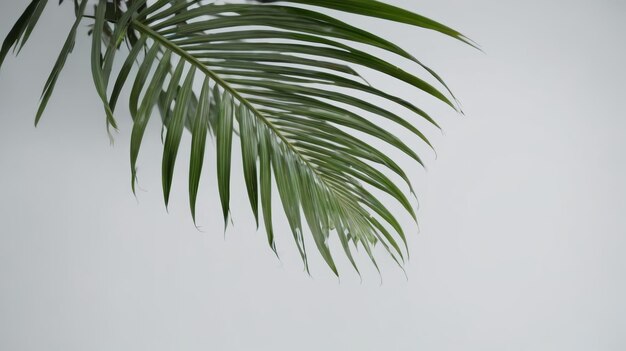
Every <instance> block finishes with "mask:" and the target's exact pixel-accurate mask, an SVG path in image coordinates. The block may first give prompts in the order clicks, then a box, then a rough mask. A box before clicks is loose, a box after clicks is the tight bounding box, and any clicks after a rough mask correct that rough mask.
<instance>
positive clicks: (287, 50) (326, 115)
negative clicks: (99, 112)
mask: <svg viewBox="0 0 626 351" xmlns="http://www.w3.org/2000/svg"><path fill="white" fill-rule="evenodd" d="M61 2H62V1H61ZM260 2H264V3H270V2H271V3H272V4H260V3H238V2H237V3H235V2H233V3H217V2H212V1H199V0H157V1H155V2H151V3H147V2H146V0H133V1H131V0H129V1H120V0H117V1H106V0H99V1H98V3H97V4H96V6H95V11H94V14H93V15H87V14H86V10H87V0H83V1H79V0H75V1H74V7H75V14H76V20H75V23H74V25H73V26H72V29H71V31H70V34H69V36H68V38H67V41H66V43H65V45H64V46H63V49H62V51H61V54H60V55H59V58H58V59H57V62H56V63H55V65H54V68H53V71H52V73H51V75H50V78H49V79H48V81H47V82H46V84H45V87H44V91H43V94H42V100H41V104H40V108H39V110H38V112H37V115H36V123H37V122H38V121H39V120H40V118H41V116H42V113H43V111H44V109H45V106H46V104H47V102H48V100H49V98H50V96H51V94H52V91H53V89H54V85H55V83H56V81H57V78H58V77H59V73H60V72H61V70H62V69H63V66H64V64H65V61H66V58H67V56H68V55H69V53H70V52H71V50H72V48H73V45H74V41H75V38H76V31H77V28H78V26H79V24H80V23H81V22H82V20H83V19H85V18H87V19H88V20H90V21H92V23H93V27H92V32H91V34H92V55H91V67H92V73H93V79H94V82H95V86H96V91H97V93H98V95H99V96H100V98H101V99H102V103H103V105H104V110H105V114H106V121H107V126H109V127H111V128H117V123H116V119H115V117H114V115H115V108H116V105H117V103H118V100H119V98H120V94H121V91H122V89H123V88H124V87H125V86H129V87H130V89H131V90H130V94H129V108H130V113H131V115H132V119H133V129H132V133H131V150H130V156H131V157H130V159H131V177H132V186H133V191H134V187H135V181H136V176H137V173H136V165H137V160H138V156H139V149H140V146H141V144H142V139H143V136H144V132H145V130H146V126H147V124H148V122H149V120H150V118H151V117H152V114H153V110H154V109H155V108H157V109H158V110H159V111H160V114H161V119H162V123H163V125H164V131H165V136H164V150H163V161H162V182H163V194H164V199H165V204H166V205H167V203H168V201H169V197H170V190H171V185H172V181H173V176H174V167H175V164H176V158H177V155H178V153H179V147H180V144H181V140H182V135H183V133H184V130H185V128H186V129H188V130H189V132H190V133H191V161H190V164H189V180H188V183H189V203H190V208H191V214H192V216H193V220H194V222H195V218H196V200H197V194H198V188H199V182H200V178H201V176H202V170H203V168H204V164H203V162H204V156H205V151H206V148H205V146H206V141H207V136H208V134H209V133H212V134H213V135H214V136H215V140H216V152H217V165H216V169H217V185H218V189H219V194H220V199H221V205H222V209H223V217H224V221H225V223H227V220H228V216H229V213H230V188H231V184H230V180H231V169H232V167H233V165H232V162H231V159H232V152H233V143H234V142H237V139H238V142H240V143H241V153H242V154H241V156H242V165H241V167H242V169H243V174H244V179H245V186H246V189H247V195H248V199H249V202H250V207H251V209H252V212H253V213H254V216H255V218H256V221H257V224H258V223H259V222H260V219H259V217H262V222H263V224H264V227H265V232H266V233H267V240H268V243H269V245H270V247H271V248H272V249H273V250H275V239H274V229H273V226H272V217H273V213H272V202H273V201H275V199H272V188H274V187H275V188H276V189H277V190H278V196H279V200H280V203H281V204H282V207H283V209H284V212H285V215H286V218H287V220H288V223H289V226H290V227H291V231H292V234H293V236H294V238H295V242H296V245H297V248H298V250H299V252H300V255H301V256H302V259H303V262H304V265H305V267H306V269H307V270H308V264H307V248H306V247H305V241H307V240H305V236H306V235H307V234H306V233H305V229H306V228H308V229H309V232H310V235H311V236H312V239H313V242H314V243H315V245H316V247H317V250H318V251H319V252H320V254H321V256H322V257H323V259H324V260H325V261H326V263H327V264H328V266H329V267H330V268H331V269H332V271H333V272H334V273H335V274H338V272H337V268H336V265H335V261H334V259H333V256H332V255H331V251H330V248H329V244H328V240H329V238H330V236H331V233H334V234H336V235H337V237H338V239H339V241H340V243H341V246H342V247H343V250H344V252H345V255H346V256H347V258H348V259H349V260H350V262H351V263H352V265H353V266H354V268H355V269H356V270H357V271H358V267H357V264H356V263H355V260H354V258H353V255H352V250H353V248H352V247H351V245H352V246H354V247H358V246H361V247H363V248H364V250H365V251H366V253H367V254H368V255H369V257H370V258H371V260H372V262H373V263H374V265H376V260H375V258H374V255H373V250H372V249H373V247H374V245H376V244H378V243H379V244H381V245H383V247H384V248H385V249H386V250H387V252H388V253H389V255H390V256H391V257H392V258H393V259H394V260H395V261H396V262H397V263H398V264H400V265H401V264H402V262H403V261H404V259H405V257H406V255H407V254H408V252H407V251H408V249H407V238H406V235H405V233H404V229H403V228H402V226H401V225H400V222H399V221H398V220H397V219H396V215H395V214H394V213H392V212H391V211H390V210H389V209H388V208H387V207H386V206H385V205H384V204H383V202H382V201H380V200H379V199H378V197H377V196H376V195H374V193H373V192H372V190H373V189H377V190H378V191H382V192H384V193H386V194H387V195H388V196H389V197H390V198H392V199H394V200H395V201H397V202H398V203H399V204H400V205H401V206H402V207H403V208H404V209H406V211H407V212H408V214H410V216H412V217H413V218H414V219H415V212H414V208H413V205H412V203H411V201H409V199H408V198H407V197H406V195H405V193H406V191H403V190H401V188H400V185H398V184H397V182H395V181H393V180H392V179H391V178H389V177H388V176H387V175H386V173H389V172H385V171H383V169H387V170H388V171H391V172H393V173H395V174H396V175H397V176H399V179H402V180H403V181H404V182H405V183H406V187H407V189H409V191H410V192H413V190H412V188H411V183H410V180H409V178H408V176H407V175H406V174H405V172H404V171H403V169H402V167H400V166H399V165H398V164H397V163H396V162H395V161H393V159H392V158H391V157H389V156H388V155H386V154H384V153H383V152H381V151H379V150H378V149H377V148H375V147H373V146H372V145H370V144H368V143H367V142H365V141H363V140H361V139H360V138H359V137H357V135H356V134H355V132H357V134H366V135H368V136H369V137H371V138H376V139H379V140H380V141H382V142H385V143H387V144H389V145H391V146H393V147H395V148H397V149H398V150H399V151H400V152H402V153H404V154H406V155H408V156H409V157H411V158H412V159H414V160H415V161H416V162H419V163H422V161H421V159H420V157H419V156H418V155H417V153H416V152H415V151H414V150H413V149H412V148H411V147H409V146H407V145H406V144H405V143H404V142H403V141H402V140H401V139H399V138H398V137H397V136H395V135H394V134H392V133H391V132H389V131H388V130H387V129H385V128H384V127H383V126H384V125H385V123H386V121H389V122H391V123H394V124H397V125H399V126H402V127H404V128H405V129H407V130H408V131H410V132H411V133H413V134H414V135H415V136H416V138H419V139H421V140H422V141H423V142H424V143H426V144H427V145H429V146H430V142H429V141H428V139H427V138H426V136H425V135H424V134H423V133H422V132H421V131H420V130H418V129H417V128H416V127H415V126H414V125H413V124H412V123H411V122H410V121H409V120H408V119H407V118H406V117H404V116H400V115H398V114H396V113H394V112H391V111H389V110H387V109H384V108H382V107H379V106H378V105H376V104H374V103H372V102H370V101H368V96H369V95H373V96H376V97H378V98H382V99H385V100H388V101H390V102H392V103H394V104H398V105H400V106H402V107H403V108H404V109H405V110H406V112H407V114H408V115H415V116H417V117H419V118H422V119H424V120H426V121H428V122H429V123H432V124H433V125H435V126H437V127H438V125H437V123H436V122H435V120H434V119H433V118H432V117H431V116H430V115H428V114H427V113H426V112H425V111H423V110H422V109H420V108H419V107H417V106H415V105H414V104H413V103H411V102H410V101H407V100H405V99H402V98H399V97H397V96H394V95H392V94H391V93H389V92H385V91H382V90H379V89H377V88H376V87H375V86H372V85H370V84H369V83H367V82H365V81H364V79H362V78H361V77H360V76H359V74H358V73H357V72H356V71H355V69H354V68H353V67H352V66H353V65H358V66H363V67H366V68H369V69H372V70H375V71H378V72H380V73H384V74H386V75H388V76H391V77H393V78H395V79H397V80H399V81H402V82H404V83H407V84H409V85H411V86H413V87H414V88H415V89H417V90H420V91H422V92H425V93H426V94H429V95H430V96H432V97H433V98H434V99H437V100H439V101H441V102H442V103H444V104H447V105H449V106H451V107H452V108H455V109H458V108H457V105H456V102H455V99H454V96H453V95H452V94H451V92H450V90H449V89H448V87H447V86H446V85H445V83H444V82H443V80H442V79H441V78H440V77H439V76H438V75H437V74H436V73H435V72H434V71H433V70H431V69H430V68H428V67H426V66H425V65H423V64H422V63H421V62H420V61H419V60H417V59H416V58H415V57H414V56H413V55H411V54H410V53H408V52H407V51H405V50H403V49H402V48H400V47H398V46H397V45H395V44H394V43H392V42H390V41H388V40H385V39H383V38H381V37H379V36H377V35H375V34H373V33H371V32H369V31H367V30H364V29H362V28H358V27H355V26H353V25H350V24H349V23H346V22H344V21H341V20H338V19H336V18H333V17H331V16H329V15H326V14H324V13H322V12H321V11H322V10H323V9H330V10H337V11H343V12H347V13H353V14H358V15H365V16H369V17H377V18H382V19H385V20H390V21H395V22H401V23H406V24H409V25H413V26H417V27H422V28H425V29H429V30H434V31H438V32H440V33H443V34H445V35H447V36H450V37H453V38H455V39H458V40H460V41H462V42H464V43H467V44H470V45H473V46H474V44H473V43H472V42H471V41H470V40H469V39H467V38H466V37H465V36H463V35H462V34H460V33H459V32H457V31H455V30H453V29H451V28H449V27H446V26H444V25H442V24H439V23H437V22H435V21H432V20H430V19H428V18H425V17H423V16H420V15H417V14H415V13H412V12H409V11H406V10H403V9H401V8H398V7H394V6H392V5H388V4H385V3H383V2H379V1H375V0H289V1H260ZM46 3H47V0H32V2H31V3H30V5H29V6H28V8H27V9H26V11H25V12H24V14H23V15H22V16H21V17H20V18H19V20H18V21H17V23H16V24H15V26H14V27H13V29H12V30H11V32H10V33H9V35H8V36H7V38H6V40H5V42H4V44H3V46H2V49H1V51H0V65H1V64H2V61H3V60H4V58H5V56H6V55H7V53H8V52H9V51H10V50H11V48H12V47H13V48H15V49H17V50H19V49H20V48H21V47H22V46H23V45H24V43H25V42H26V41H27V40H28V37H29V35H30V33H31V31H32V30H33V28H34V26H35V25H36V23H37V20H38V19H39V17H40V15H41V13H42V11H43V10H44V8H45V6H46ZM274 3H275V4H274ZM124 42H126V43H127V44H128V46H129V50H128V51H127V52H126V51H124V50H122V49H121V47H122V44H123V43H124ZM355 44H357V45H355ZM363 45H368V46H372V47H376V48H378V49H383V50H386V51H388V52H390V53H393V54H395V55H397V56H398V57H402V58H405V59H409V60H411V61H413V62H414V63H415V64H416V65H417V66H420V67H422V68H423V69H425V71H426V72H427V73H428V74H429V75H430V76H431V79H434V80H435V81H437V82H438V83H437V85H439V88H437V87H435V86H433V85H432V84H430V83H428V82H427V81H426V80H425V79H426V78H420V77H418V76H416V75H414V74H412V73H410V72H407V71H405V70H403V69H400V68H398V67H397V66H396V65H394V64H392V63H389V62H386V61H385V60H382V59H380V58H378V57H376V56H374V55H373V54H371V53H370V52H368V51H365V50H363V49H359V48H357V46H363ZM122 52H123V53H124V56H125V57H123V58H122V59H123V65H122V66H121V69H120V70H119V72H117V73H116V74H114V72H113V66H114V62H115V60H116V56H119V55H120V54H121V53H122ZM135 63H138V68H137V69H136V70H133V66H134V65H135ZM194 87H200V88H199V89H194ZM364 115H367V116H371V117H370V118H366V117H364ZM371 118H375V119H376V120H375V121H373V120H372V119H371ZM237 136H238V138H237ZM303 219H304V221H303Z"/></svg>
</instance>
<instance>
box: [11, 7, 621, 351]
mask: <svg viewBox="0 0 626 351" xmlns="http://www.w3.org/2000/svg"><path fill="white" fill-rule="evenodd" d="M390 2H392V3H394V4H397V5H402V6H404V7H406V8H408V9H411V10H414V11H416V12H419V13H421V14H424V15H427V16H429V17H431V18H435V19H437V20H440V21H442V22H444V23H446V24H449V25H451V26H453V27H455V28H458V29H460V30H461V31H462V32H464V33H466V34H467V35H469V36H470V37H472V38H473V39H475V40H476V41H478V42H479V43H480V44H481V45H482V47H483V48H484V50H485V52H486V53H485V54H483V53H480V52H478V51H476V50H472V49H471V48H469V47H466V46H464V45H462V44H460V43H459V42H456V41H454V40H451V39H448V38H445V37H443V36H442V35H438V34H435V33H429V32H426V31H423V30H420V29H418V28H410V27H408V26H403V25H396V24H389V23H386V22H382V21H377V20H368V19H363V18H356V19H354V18H352V17H351V18H352V20H353V21H354V23H357V24H361V25H364V26H367V28H369V29H371V30H373V31H375V32H376V33H378V34H380V35H382V36H384V37H386V38H389V39H392V40H394V41H397V42H398V43H399V44H401V46H403V47H404V48H406V49H408V50H409V51H410V52H412V53H413V54H415V55H416V56H418V57H419V58H421V59H423V61H425V62H426V63H428V64H430V65H431V66H432V67H433V68H434V69H436V70H437V71H438V72H439V73H440V74H441V75H443V76H444V78H446V80H447V81H448V83H449V84H450V85H451V86H452V87H453V89H454V91H455V93H456V95H457V96H458V97H459V98H460V99H461V101H462V103H463V106H464V109H465V112H466V116H465V117H463V116H459V115H456V114H454V113H453V112H451V111H449V110H446V109H445V108H443V107H442V106H441V104H437V103H435V102H433V101H431V100H432V99H427V98H425V97H424V96H423V95H415V94H412V92H413V91H412V90H410V89H408V88H406V87H404V86H401V85H398V84H397V83H395V82H393V81H391V80H389V79H387V78H384V77H378V76H374V75H371V74H370V75H369V76H368V78H371V79H372V81H374V82H377V83H378V85H379V86H381V87H382V88H384V89H389V90H391V91H394V92H397V93H398V94H402V95H403V96H406V97H408V98H412V99H413V100H414V101H415V102H416V103H418V104H419V105H421V106H425V108H427V109H428V110H429V111H430V112H432V113H433V114H435V115H437V116H438V117H439V120H440V121H441V124H442V126H443V127H444V130H445V135H444V136H442V135H441V134H440V133H438V132H437V131H435V130H433V129H432V128H431V129H428V130H427V132H428V134H429V136H431V138H432V140H433V142H434V144H435V145H436V148H437V151H438V158H437V159H436V160H435V158H434V156H433V155H432V153H425V154H424V156H425V159H426V161H427V164H428V168H429V169H428V171H427V172H424V171H423V170H421V169H420V168H419V167H417V166H416V165H414V164H412V163H410V162H408V161H407V162H406V163H405V164H406V167H407V169H408V170H409V171H410V172H411V176H412V178H413V179H414V181H415V183H416V189H417V192H418V195H419V197H420V202H421V207H420V210H419V213H418V216H419V220H420V228H421V232H420V234H414V232H415V227H414V226H411V222H410V221H409V220H408V218H404V219H403V223H404V224H405V225H406V226H407V228H410V229H411V230H410V231H411V232H412V234H410V248H411V253H412V256H411V261H410V262H409V263H408V264H407V267H406V269H407V275H408V277H409V279H408V281H407V280H406V279H405V277H404V275H403V273H402V272H401V270H399V269H398V268H397V267H394V265H393V263H392V262H391V261H389V260H385V259H381V266H382V271H383V274H382V275H383V284H382V285H380V280H379V277H378V275H377V273H376V272H375V270H373V269H372V268H371V266H370V265H368V264H367V260H366V259H365V258H364V257H361V260H360V261H361V263H362V264H361V266H362V268H363V282H362V283H361V282H360V280H359V277H358V276H357V275H356V274H355V273H354V272H353V271H351V270H350V269H349V267H348V265H347V264H346V262H345V260H344V259H339V261H340V270H341V273H342V277H341V282H338V280H337V279H336V278H334V277H333V275H332V273H331V272H330V271H329V270H328V269H327V268H326V267H325V266H324V265H323V264H322V262H321V259H320V258H319V255H317V253H316V252H314V250H311V251H310V256H311V257H312V259H311V260H312V264H311V266H312V274H313V277H312V278H311V277H309V276H307V275H306V274H305V273H304V272H303V270H302V264H301V262H300V261H299V257H298V255H297V252H296V249H295V245H294V243H293V240H292V238H291V234H290V233H289V232H288V228H287V225H286V221H285V220H284V217H283V216H282V214H281V213H280V212H279V210H278V208H277V210H276V211H275V213H276V214H277V215H276V216H275V221H276V227H277V230H278V232H279V233H278V249H279V254H280V257H281V259H280V261H279V260H278V259H276V257H275V256H273V253H272V252H271V251H270V250H269V249H268V247H267V245H266V239H265V236H264V233H263V231H259V232H256V230H255V226H254V221H253V218H252V214H251V212H250V210H249V207H248V203H247V200H246V198H245V195H244V190H243V182H242V176H241V171H240V170H239V169H238V168H236V169H235V171H234V173H235V175H234V184H235V189H234V199H233V204H232V212H233V217H234V221H235V224H234V226H231V227H230V228H229V230H228V231H227V233H226V235H225V236H224V234H223V224H222V219H221V210H220V209H219V200H218V195H217V189H216V186H215V182H214V176H215V174H214V172H213V173H212V171H209V172H208V173H207V176H206V177H205V179H204V182H203V184H202V189H201V204H200V209H199V211H200V215H199V217H200V221H199V222H200V223H199V224H200V226H201V227H202V228H201V229H202V231H201V232H199V231H197V230H196V229H195V227H194V226H193V224H192V222H191V218H190V215H189V211H188V205H187V195H186V189H187V183H186V170H187V164H186V162H187V159H188V157H187V155H186V153H187V150H188V146H186V147H184V148H182V154H181V156H180V158H179V163H178V165H179V166H180V167H179V168H178V170H177V173H176V177H175V186H174V190H173V199H172V203H171V206H170V210H169V214H167V213H166V211H165V208H164V206H163V201H162V195H161V191H160V157H161V155H160V152H161V145H160V140H159V135H158V134H159V128H160V126H159V125H158V123H154V124H152V125H151V126H150V128H149V130H148V131H147V133H146V139H145V140H146V142H145V144H144V145H143V148H142V155H141V160H140V174H139V177H140V179H139V180H140V186H141V188H142V189H143V190H141V191H139V192H138V199H136V198H135V197H134V196H133V195H132V192H131V190H130V171H129V165H128V163H129V162H128V140H129V131H130V122H129V121H130V118H129V115H128V113H127V110H126V109H125V107H124V106H123V107H122V108H121V109H120V110H119V113H118V114H117V115H118V118H119V120H120V122H121V123H120V124H121V127H120V133H119V134H118V135H117V136H116V144H115V146H114V147H111V146H110V145H109V143H108V139H107V136H106V132H105V129H104V125H105V124H104V114H103V112H102V107H101V104H100V103H99V100H98V97H97V95H96V93H95V90H94V88H93V83H92V81H91V73H90V70H89V45H90V43H89V41H90V39H88V38H87V37H86V36H85V35H84V34H85V32H86V25H84V26H82V27H81V32H80V35H79V40H78V43H77V46H76V50H75V53H74V55H73V56H72V57H71V58H70V60H69V61H68V67H67V68H66V70H65V71H64V73H63V75H62V76H61V78H60V80H59V83H58V85H57V89H56V93H55V95H54V96H53V98H52V100H51V103H50V105H49V109H48V111H47V112H46V114H45V116H44V119H43V121H42V123H41V125H40V126H39V127H38V128H36V129H35V128H34V127H33V123H32V122H33V118H34V114H35V111H36V106H37V101H38V98H39V94H40V91H41V87H42V86H43V83H44V81H45V79H46V78H47V75H48V73H49V71H50V69H51V67H52V64H53V62H54V59H56V55H57V53H58V51H59V49H60V47H61V45H62V43H63V41H64V40H65V36H66V33H67V31H68V29H69V27H70V26H71V21H72V9H71V4H65V5H63V6H61V7H57V6H56V4H54V1H51V4H50V5H49V8H48V9H47V11H46V12H45V13H44V16H43V18H42V20H41V21H40V24H39V25H38V27H37V28H36V30H35V32H34V33H33V35H32V39H31V41H30V42H29V43H28V44H27V46H26V47H25V49H24V50H23V51H22V53H21V54H20V56H19V58H18V59H14V58H13V57H8V58H7V61H6V62H5V65H4V66H3V67H2V70H1V71H0V116H1V117H0V120H1V122H2V127H1V128H0V349H2V350H64V351H67V350H151V351H157V350H298V351H309V350H311V351H313V350H315V351H318V350H569V351H573V350H585V351H586V350H624V349H626V334H625V333H624V332H625V331H626V304H625V303H624V300H623V299H624V296H626V280H625V278H624V277H625V276H626V259H625V258H624V252H625V250H626V222H625V219H624V213H625V210H626V200H625V199H626V186H625V185H624V179H626V166H625V161H626V159H625V155H624V150H625V149H626V142H625V141H624V132H625V131H626V118H625V117H626V116H625V113H624V103H623V100H624V97H625V96H626V88H625V87H626V83H625V82H626V69H624V62H626V48H625V45H624V33H626V32H625V30H626V21H625V19H626V3H624V2H623V1H622V0H594V1H583V0H577V1H564V0H550V1H545V0H542V1H538V0H536V1H511V0H497V1H496V0H474V1H459V0H437V1H419V2H418V1H400V0H396V1H390ZM26 4H27V1H24V0H21V1H2V2H0V18H1V20H0V33H1V34H2V35H4V34H5V33H7V32H8V31H9V29H10V27H11V26H12V24H13V22H14V20H15V19H17V17H18V16H19V14H21V12H22V11H23V9H24V8H25V7H26ZM85 24H86V22H85ZM385 57H387V56H385ZM399 62H401V64H402V65H405V66H406V67H407V69H409V68H410V67H412V66H410V65H408V64H406V62H402V60H399ZM414 68H415V67H413V69H414ZM364 72H365V73H364V74H366V75H367V74H368V73H367V71H364ZM122 105H123V104H122ZM157 118H158V117H157ZM155 120H156V118H155ZM184 140H185V141H186V142H187V143H188V141H189V138H188V137H186V139H184ZM381 147H382V146H381ZM211 151H213V149H211ZM210 153H211V155H210V156H209V157H208V161H207V165H208V166H207V168H213V165H214V163H215V158H214V155H213V154H212V152H210ZM335 244H336V243H334V245H335ZM311 248H312V246H311ZM335 249H337V246H336V245H335V246H334V250H335ZM335 251H336V252H337V253H338V256H340V255H339V253H340V252H339V251H338V250H335ZM380 253H382V252H380ZM380 256H381V257H384V255H380Z"/></svg>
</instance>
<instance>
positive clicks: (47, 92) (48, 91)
mask: <svg viewBox="0 0 626 351" xmlns="http://www.w3.org/2000/svg"><path fill="white" fill-rule="evenodd" d="M86 7H87V0H83V1H82V2H81V3H80V7H79V9H78V12H77V14H76V21H75V22H74V25H73V26H72V29H71V30H70V33H69V34H68V36H67V39H66V40H65V44H63V48H62V49H61V53H60V54H59V57H58V58H57V61H56V63H55V64H54V67H53V68H52V72H51V73H50V76H49V77H48V80H47V81H46V85H45V86H44V88H43V93H42V94H41V102H40V103H39V109H38V110H37V115H36V117H35V125H37V124H38V123H39V120H40V119H41V116H42V114H43V112H44V110H45V109H46V106H47V105H48V101H49V100H50V97H51V96H52V92H53V91H54V86H55V85H56V82H57V79H59V75H60V74H61V71H62V70H63V67H65V61H67V57H68V56H69V54H70V53H71V52H72V49H73V48H74V42H75V41H76V29H78V25H79V24H80V21H81V20H82V19H83V14H84V13H85V8H86Z"/></svg>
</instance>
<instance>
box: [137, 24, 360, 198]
mask: <svg viewBox="0 0 626 351" xmlns="http://www.w3.org/2000/svg"><path fill="white" fill-rule="evenodd" d="M132 23H133V25H134V26H135V28H136V29H137V30H139V31H140V32H141V33H143V34H144V35H147V36H148V37H150V38H152V39H153V40H155V41H157V42H159V43H160V44H161V45H163V46H165V47H166V48H168V49H169V50H171V51H172V52H174V53H175V54H176V55H178V56H179V57H181V58H182V59H184V60H185V61H187V62H189V63H190V64H191V65H194V66H196V67H197V68H198V69H199V70H200V71H201V72H203V73H204V74H206V75H207V76H209V77H210V78H211V79H213V80H214V81H215V83H216V84H218V85H220V86H221V87H222V88H223V89H225V90H227V91H228V92H229V93H230V94H231V95H232V96H233V97H234V98H235V99H236V100H238V101H239V102H240V103H242V104H244V106H246V107H247V108H248V109H249V110H250V111H251V112H252V113H253V114H254V115H255V116H256V117H257V118H258V119H259V120H261V121H262V122H263V123H264V124H265V125H266V126H267V127H268V128H269V129H270V130H271V131H272V132H273V133H274V134H275V135H276V136H277V137H278V138H279V139H280V140H281V141H282V142H283V143H285V145H286V146H287V147H288V148H289V149H290V150H291V152H293V154H294V155H296V156H297V157H298V159H299V160H300V161H301V162H302V163H303V164H304V165H305V166H306V167H307V168H308V169H310V170H311V171H312V172H313V174H314V175H315V177H316V178H317V179H318V180H319V181H321V182H322V183H323V184H324V187H325V188H326V189H328V191H329V192H331V193H332V194H333V197H334V198H335V200H336V201H339V202H341V203H342V204H343V205H344V206H345V208H351V209H353V210H355V209H354V208H353V206H354V204H352V203H351V202H350V201H348V199H345V195H343V192H342V191H338V189H335V187H334V182H332V181H330V182H329V180H328V179H326V176H324V174H321V173H320V172H318V170H317V168H316V167H315V166H313V165H312V164H311V163H310V162H309V160H308V159H307V158H306V157H305V155H303V154H302V153H301V152H300V151H299V150H298V148H297V147H296V146H295V145H293V143H292V142H291V141H290V140H289V139H288V138H287V137H285V136H284V135H283V134H282V133H281V131H280V130H279V129H278V128H277V127H276V126H275V125H274V124H273V123H272V122H271V121H270V120H269V119H268V118H267V117H265V115H264V114H263V113H262V112H260V111H259V110H258V109H257V108H256V107H255V106H254V105H253V104H252V103H251V102H250V101H248V100H247V99H246V98H245V97H243V96H242V95H241V94H240V93H239V92H238V91H237V89H235V88H233V87H232V86H231V85H230V84H228V82H226V81H225V80H223V79H222V78H221V77H220V76H219V75H218V74H216V73H215V72H213V71H211V70H210V69H209V68H207V67H206V65H204V64H202V62H200V61H199V60H198V59H196V58H195V57H194V56H193V55H191V54H189V53H188V52H186V51H185V50H183V49H181V48H180V47H178V46H177V45H176V44H175V43H172V42H171V41H170V40H168V39H167V38H165V37H164V36H162V35H161V34H159V33H158V32H156V31H154V30H153V29H151V28H150V27H148V26H146V25H145V24H143V23H141V22H140V21H138V20H136V19H134V20H133V21H132Z"/></svg>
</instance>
